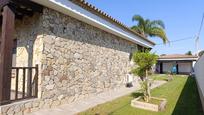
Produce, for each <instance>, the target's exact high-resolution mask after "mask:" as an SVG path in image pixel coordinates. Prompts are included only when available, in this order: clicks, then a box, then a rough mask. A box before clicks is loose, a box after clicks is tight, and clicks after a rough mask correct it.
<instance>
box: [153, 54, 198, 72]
mask: <svg viewBox="0 0 204 115" xmlns="http://www.w3.org/2000/svg"><path fill="white" fill-rule="evenodd" d="M197 59H198V57H197V56H192V55H182V54H172V55H163V56H160V57H159V58H158V62H157V65H156V72H158V73H167V72H171V71H172V68H173V67H176V73H177V74H189V73H190V72H192V71H193V66H194V64H195V62H196V61H197Z"/></svg>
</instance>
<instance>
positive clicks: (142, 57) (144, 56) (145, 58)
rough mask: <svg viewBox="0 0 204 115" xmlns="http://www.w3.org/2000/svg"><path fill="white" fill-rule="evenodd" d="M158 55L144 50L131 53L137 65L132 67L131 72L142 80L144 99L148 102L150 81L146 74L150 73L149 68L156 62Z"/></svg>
mask: <svg viewBox="0 0 204 115" xmlns="http://www.w3.org/2000/svg"><path fill="white" fill-rule="evenodd" d="M157 58H158V56H157V55H156V54H154V53H150V52H149V51H146V52H135V53H134V54H133V61H134V62H135V64H136V65H137V66H136V67H134V68H133V70H132V73H133V74H134V75H136V76H139V77H140V79H141V80H142V83H141V84H142V85H141V86H142V91H143V95H144V100H145V101H146V102H148V101H149V100H150V97H151V94H150V84H151V83H150V81H149V78H148V75H150V74H151V73H152V71H151V68H152V66H153V65H154V64H156V61H157Z"/></svg>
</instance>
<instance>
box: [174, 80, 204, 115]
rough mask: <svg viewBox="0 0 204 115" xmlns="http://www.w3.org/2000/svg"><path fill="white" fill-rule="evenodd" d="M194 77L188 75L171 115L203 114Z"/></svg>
mask: <svg viewBox="0 0 204 115" xmlns="http://www.w3.org/2000/svg"><path fill="white" fill-rule="evenodd" d="M203 114H204V113H203V111H202V105H201V101H200V97H199V94H198V89H197V85H196V81H195V78H194V77H188V79H187V81H186V84H185V86H184V88H183V90H182V92H181V94H180V97H179V99H178V101H177V103H176V106H175V108H174V111H173V113H172V115H203Z"/></svg>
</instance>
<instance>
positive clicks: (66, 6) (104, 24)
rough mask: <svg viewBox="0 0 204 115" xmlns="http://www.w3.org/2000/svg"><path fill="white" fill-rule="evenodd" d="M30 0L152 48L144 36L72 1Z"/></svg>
mask: <svg viewBox="0 0 204 115" xmlns="http://www.w3.org/2000/svg"><path fill="white" fill-rule="evenodd" d="M32 1H33V2H36V3H38V4H41V5H43V6H46V7H48V8H51V9H54V10H56V11H58V12H61V13H63V14H66V15H69V16H71V17H73V18H76V19H78V20H80V21H83V22H85V23H88V24H90V25H92V26H95V27H97V28H100V29H102V30H104V31H106V32H109V33H112V34H114V35H116V36H119V37H121V38H124V39H126V40H128V41H131V42H133V43H135V44H139V45H141V46H144V47H147V48H152V47H153V46H154V45H155V43H154V42H152V41H150V40H148V39H146V38H144V37H143V36H140V35H138V34H133V33H132V32H130V31H128V30H127V31H125V30H124V29H121V28H120V27H119V26H116V25H114V24H112V23H110V22H108V21H107V20H105V19H103V18H101V17H99V16H97V15H95V14H93V13H91V12H89V11H87V10H85V9H83V8H82V7H80V6H78V5H76V4H74V3H72V2H71V1H68V0H32Z"/></svg>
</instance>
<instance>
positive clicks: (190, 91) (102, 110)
mask: <svg viewBox="0 0 204 115" xmlns="http://www.w3.org/2000/svg"><path fill="white" fill-rule="evenodd" d="M163 77H166V76H165V75H163ZM158 79H162V80H165V79H167V78H162V77H161V76H159V77H158ZM151 93H152V96H154V97H161V98H166V99H167V101H168V102H167V108H166V110H165V111H162V112H152V111H147V110H142V109H137V108H133V107H131V106H130V101H131V100H132V99H134V98H135V97H138V96H140V95H142V94H141V93H137V92H135V93H133V94H130V95H127V96H123V97H120V98H118V99H115V100H113V101H111V102H107V103H104V104H100V105H98V106H96V107H94V108H91V109H89V110H87V111H85V112H82V113H79V114H80V115H203V111H202V107H201V103H200V99H199V95H198V91H197V87H196V82H195V79H194V78H192V77H179V76H176V77H174V79H173V81H170V82H167V83H166V84H164V85H162V86H160V87H158V88H155V89H153V90H152V91H151Z"/></svg>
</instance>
